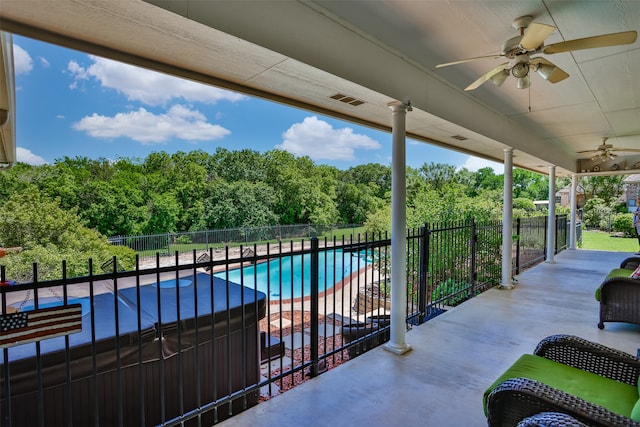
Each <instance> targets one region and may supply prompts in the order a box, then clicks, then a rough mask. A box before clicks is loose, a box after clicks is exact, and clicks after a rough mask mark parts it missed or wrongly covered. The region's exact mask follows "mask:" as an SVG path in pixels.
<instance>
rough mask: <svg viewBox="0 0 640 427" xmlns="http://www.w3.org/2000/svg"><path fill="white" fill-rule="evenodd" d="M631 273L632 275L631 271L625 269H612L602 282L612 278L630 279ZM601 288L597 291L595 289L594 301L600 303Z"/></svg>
mask: <svg viewBox="0 0 640 427" xmlns="http://www.w3.org/2000/svg"><path fill="white" fill-rule="evenodd" d="M631 273H633V270H629V269H627V268H614V269H613V270H611V272H610V273H609V274H607V277H605V278H604V280H608V279H611V278H613V277H630V276H631ZM601 288H602V286H598V289H596V301H600V292H602V290H601Z"/></svg>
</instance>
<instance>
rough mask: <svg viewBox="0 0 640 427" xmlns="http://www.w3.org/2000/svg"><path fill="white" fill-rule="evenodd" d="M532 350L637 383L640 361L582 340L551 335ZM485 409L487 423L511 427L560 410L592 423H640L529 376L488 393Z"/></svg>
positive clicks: (638, 426)
mask: <svg viewBox="0 0 640 427" xmlns="http://www.w3.org/2000/svg"><path fill="white" fill-rule="evenodd" d="M534 354H535V355H537V356H540V357H544V358H547V359H551V360H553V361H556V362H559V363H563V364H565V365H569V366H573V367H575V368H578V369H582V370H584V371H587V372H592V373H594V374H597V375H600V376H603V377H606V378H610V379H613V380H616V381H619V382H622V383H625V384H629V385H631V386H635V387H637V386H638V376H639V375H640V359H638V358H637V357H634V356H631V355H629V354H627V353H624V352H621V351H618V350H615V349H612V348H609V347H605V346H603V345H600V344H597V343H594V342H590V341H587V340H585V339H582V338H578V337H575V336H571V335H553V336H550V337H547V338H545V339H543V340H542V341H541V342H540V343H539V344H538V346H537V347H536V349H535V351H534ZM486 411H487V419H488V422H489V426H510V427H511V426H516V425H518V423H519V422H521V421H522V420H523V419H525V418H527V417H530V416H532V415H535V414H538V413H540V412H560V413H564V414H567V415H569V416H570V417H572V418H574V419H576V420H577V421H579V422H582V423H584V424H586V425H588V426H601V427H614V426H619V427H622V426H624V427H640V422H638V421H633V420H632V419H630V418H627V417H625V416H622V415H619V414H616V413H613V412H611V411H609V410H608V409H605V408H604V407H602V406H599V405H596V404H593V403H590V402H587V401H585V400H583V399H581V398H579V397H576V396H573V395H570V394H568V393H565V392H563V391H561V390H558V389H556V388H553V387H550V386H548V385H546V384H543V383H541V382H538V381H535V380H532V379H528V378H511V379H507V380H504V381H502V382H501V383H499V384H498V385H497V386H496V387H494V388H493V389H492V390H491V392H490V393H489V394H488V396H487V400H486ZM534 425H535V424H534Z"/></svg>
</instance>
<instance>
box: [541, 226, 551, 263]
mask: <svg viewBox="0 0 640 427" xmlns="http://www.w3.org/2000/svg"><path fill="white" fill-rule="evenodd" d="M548 231H549V215H547V216H545V217H544V243H543V244H542V247H543V248H544V249H543V250H542V253H543V254H544V257H545V259H546V258H547V251H548V250H549V248H548V247H547V243H548V242H547V232H548Z"/></svg>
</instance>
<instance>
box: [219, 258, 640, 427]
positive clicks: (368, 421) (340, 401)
mask: <svg viewBox="0 0 640 427" xmlns="http://www.w3.org/2000/svg"><path fill="white" fill-rule="evenodd" d="M628 256H631V254H628V253H621V252H600V251H585V250H566V251H563V252H562V253H560V254H559V255H557V256H556V257H555V263H553V264H552V263H546V262H545V263H542V264H540V265H538V266H535V267H533V268H531V269H529V270H527V271H525V272H524V273H522V274H521V275H520V276H518V277H517V280H518V283H517V285H516V287H515V288H514V289H512V290H501V289H497V288H496V289H491V290H489V291H487V292H485V293H483V294H482V295H479V296H478V297H476V298H473V299H471V300H470V301H467V302H465V303H463V304H461V305H460V306H458V307H455V308H454V309H451V310H449V311H447V312H446V313H444V314H442V315H440V316H438V317H436V318H435V319H432V320H430V321H428V322H427V323H425V324H423V325H421V326H417V327H414V328H413V329H412V330H410V331H409V332H408V333H407V342H408V344H409V345H411V347H412V350H411V351H409V352H408V353H406V354H404V355H401V356H398V355H395V354H393V353H390V352H388V351H385V350H384V349H383V348H381V347H379V348H376V349H374V350H371V351H369V352H367V353H365V354H363V355H361V356H359V357H357V358H356V359H354V360H352V361H349V362H348V363H345V364H343V365H341V366H338V367H337V368H335V369H332V370H330V371H328V372H326V373H324V374H322V375H320V376H319V377H317V378H314V379H312V380H309V381H307V382H305V383H304V384H302V385H300V386H298V387H296V388H295V389H293V390H290V391H287V392H285V393H283V394H282V395H279V396H276V397H274V398H272V399H271V400H268V401H266V402H263V403H260V404H259V405H257V406H255V407H253V408H250V409H248V410H247V411H245V412H243V413H241V414H238V415H237V416H234V417H233V418H231V419H229V420H227V421H224V422H222V423H220V424H219V425H222V426H234V427H235V426H238V427H241V426H247V427H249V426H251V427H259V426H265V427H273V426H279V427H283V426H296V427H297V426H301V425H303V426H331V427H341V426H345V427H347V426H348V427H354V426H367V427H373V426H418V425H421V426H485V425H486V418H485V416H484V413H483V409H482V394H483V392H484V390H485V389H486V387H487V386H489V385H490V384H491V383H492V382H493V381H494V379H495V378H496V377H497V376H498V375H499V374H500V373H502V371H504V370H505V369H506V368H507V367H508V366H509V365H510V364H511V363H513V362H514V361H515V360H516V359H517V358H518V357H519V356H520V355H521V354H522V353H531V352H532V351H533V349H534V348H535V346H536V344H537V343H538V341H540V339H542V338H544V337H545V336H548V335H553V334H560V333H562V334H572V335H577V336H580V337H583V338H586V339H589V340H592V341H595V342H599V343H601V344H604V345H607V346H610V347H614V348H617V349H620V350H622V351H626V352H628V353H630V354H633V355H635V354H636V353H637V351H638V348H640V326H636V325H630V324H622V323H607V324H606V325H605V329H604V330H599V329H598V328H597V326H596V325H597V323H598V309H599V308H598V303H597V301H596V300H595V299H594V291H595V289H596V287H597V286H598V285H599V284H600V282H601V281H602V279H603V278H604V276H605V275H606V274H607V273H608V272H609V270H611V269H612V268H615V267H618V266H619V264H620V262H621V261H622V260H623V259H625V258H626V257H628Z"/></svg>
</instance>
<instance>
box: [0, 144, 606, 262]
mask: <svg viewBox="0 0 640 427" xmlns="http://www.w3.org/2000/svg"><path fill="white" fill-rule="evenodd" d="M513 181H514V187H513V205H514V215H515V216H527V215H531V214H533V213H535V212H536V210H535V205H534V203H533V201H534V200H538V199H541V200H547V198H548V188H549V185H548V178H547V177H546V176H544V175H540V174H537V173H534V172H530V171H526V170H522V169H514V172H513ZM566 183H567V181H566V180H564V181H562V180H559V182H558V185H559V187H558V188H561V187H560V186H562V185H565V184H566ZM502 187H503V176H502V174H496V173H495V172H494V171H493V169H491V168H483V169H480V170H478V171H474V172H472V171H469V170H467V169H464V168H463V169H458V168H456V167H455V166H453V165H447V164H441V163H425V164H423V165H422V166H421V167H418V168H412V167H408V168H407V223H408V224H407V225H408V226H409V227H419V226H421V225H423V224H424V223H425V222H430V223H435V222H447V221H458V220H466V219H470V218H474V219H476V220H477V221H482V220H489V219H499V218H500V217H501V215H502ZM594 191H595V190H594ZM390 212H391V166H390V165H382V164H376V163H369V164H363V165H358V166H353V167H351V168H349V169H346V170H340V169H338V168H335V167H332V166H328V165H323V164H316V163H315V162H314V161H312V160H311V159H310V158H309V157H297V156H295V155H293V154H291V153H289V152H287V151H283V150H271V151H267V152H264V153H260V152H258V151H255V150H250V149H244V150H236V151H231V150H227V149H224V148H218V149H216V151H215V152H213V153H207V152H205V151H202V150H197V151H191V152H177V153H175V154H168V153H166V152H154V153H151V154H149V155H148V156H147V157H146V158H144V159H131V158H119V159H116V160H109V159H104V158H100V159H89V158H86V157H76V158H69V157H64V158H62V159H58V160H56V161H55V162H54V163H52V164H45V165H38V166H34V165H28V164H25V163H18V164H17V165H16V166H14V167H13V168H12V169H10V170H8V171H5V172H3V173H0V246H5V247H11V246H20V247H23V248H24V251H23V252H21V253H19V254H15V255H8V256H6V257H5V258H3V259H2V262H0V263H1V264H5V265H7V264H8V263H10V262H11V261H10V260H11V259H14V260H15V259H17V258H20V259H21V260H22V261H21V262H22V263H24V264H25V265H27V266H28V263H29V262H36V261H37V262H39V263H42V262H43V260H50V264H51V265H52V266H53V265H55V264H56V263H57V262H59V261H60V260H61V259H66V260H68V262H69V260H71V259H72V258H78V259H83V260H86V259H87V257H88V256H93V257H94V259H95V260H96V262H100V263H102V262H104V261H106V260H108V259H109V257H110V256H113V255H114V254H116V255H117V256H118V257H119V258H121V259H122V260H123V263H124V264H127V263H132V262H133V261H132V260H133V254H132V253H131V252H127V250H126V248H120V249H118V248H115V247H112V246H110V245H109V244H108V243H107V241H106V237H111V236H117V235H140V234H156V233H167V232H179V231H198V230H206V229H225V228H236V227H259V226H272V225H288V224H307V223H311V224H320V225H327V224H337V223H345V224H354V223H357V224H365V225H366V226H367V230H368V231H389V230H390V218H391V214H390ZM118 251H120V252H118ZM45 254H46V256H45ZM81 254H84V256H82V255H81ZM85 263H86V261H85ZM52 268H54V267H52ZM55 268H59V266H57V267H55ZM82 268H83V267H81V266H79V267H78V269H80V270H81V269H82ZM28 269H29V268H28V267H25V268H24V270H25V271H26V270H28ZM80 270H78V273H82V272H83V271H80ZM85 273H86V272H85ZM25 274H27V273H25Z"/></svg>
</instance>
